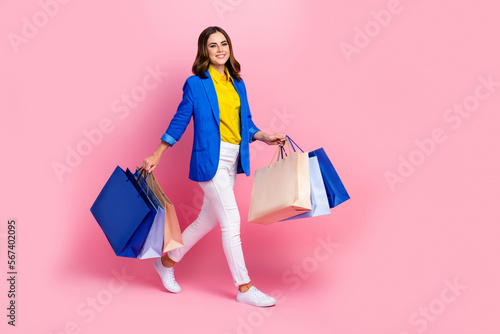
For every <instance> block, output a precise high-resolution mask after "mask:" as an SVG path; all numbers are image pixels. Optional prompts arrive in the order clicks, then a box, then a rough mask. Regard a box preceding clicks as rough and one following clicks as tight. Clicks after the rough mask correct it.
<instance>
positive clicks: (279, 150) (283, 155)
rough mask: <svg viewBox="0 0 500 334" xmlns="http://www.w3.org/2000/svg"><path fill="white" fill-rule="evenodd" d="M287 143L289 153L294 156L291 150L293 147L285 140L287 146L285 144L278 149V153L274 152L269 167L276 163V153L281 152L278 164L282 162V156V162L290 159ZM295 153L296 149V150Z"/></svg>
mask: <svg viewBox="0 0 500 334" xmlns="http://www.w3.org/2000/svg"><path fill="white" fill-rule="evenodd" d="M287 137H288V136H287ZM286 143H288V152H289V153H290V154H292V150H291V147H292V146H290V142H288V139H287V138H285V144H283V146H281V145H279V147H278V148H277V149H276V151H274V155H273V158H272V159H271V162H270V163H269V166H268V167H271V165H272V163H273V161H274V157H276V153H278V152H279V153H278V156H277V157H276V162H278V161H279V160H280V156H281V159H282V160H284V159H286V158H287V157H288V154H287V153H286V148H285V145H286ZM294 151H295V149H294Z"/></svg>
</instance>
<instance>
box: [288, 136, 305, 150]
mask: <svg viewBox="0 0 500 334" xmlns="http://www.w3.org/2000/svg"><path fill="white" fill-rule="evenodd" d="M286 138H287V139H288V140H287V141H290V144H291V145H292V148H293V151H294V152H297V151H296V150H295V147H294V145H295V146H297V148H298V149H299V150H300V151H301V152H302V153H304V150H303V149H301V148H300V146H299V145H297V143H296V142H295V141H294V140H293V139H292V138H290V137H289V136H288V135H287V136H286Z"/></svg>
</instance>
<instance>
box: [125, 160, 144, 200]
mask: <svg viewBox="0 0 500 334" xmlns="http://www.w3.org/2000/svg"><path fill="white" fill-rule="evenodd" d="M137 171H138V172H139V176H140V175H141V174H142V172H145V170H143V168H142V167H141V168H139V169H138V170H137ZM145 174H146V176H145V177H144V176H143V179H144V181H143V182H142V185H141V189H139V193H138V194H137V197H139V196H141V192H142V188H143V187H144V185H145V184H146V180H147V179H148V176H149V173H147V172H146V173H145ZM128 181H130V179H127V182H128ZM137 181H139V180H137ZM147 189H148V188H147V187H146V190H147ZM147 195H148V194H146V196H147Z"/></svg>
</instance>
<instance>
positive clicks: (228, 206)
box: [168, 142, 250, 286]
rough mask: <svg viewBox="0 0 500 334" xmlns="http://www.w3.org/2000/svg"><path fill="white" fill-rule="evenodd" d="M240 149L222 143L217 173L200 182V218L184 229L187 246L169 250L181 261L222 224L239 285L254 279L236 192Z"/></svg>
mask: <svg viewBox="0 0 500 334" xmlns="http://www.w3.org/2000/svg"><path fill="white" fill-rule="evenodd" d="M239 151H240V146H239V145H235V144H230V143H226V142H221V149H220V158H219V167H218V169H217V173H216V174H215V176H214V178H213V179H212V180H210V181H205V182H198V184H199V185H200V187H201V189H202V190H203V192H204V197H203V205H202V207H201V211H200V213H199V215H198V218H196V220H195V221H194V222H192V223H191V224H190V225H189V226H188V227H186V229H185V230H184V231H183V232H182V240H183V242H184V246H182V247H179V248H176V249H174V250H171V251H169V252H168V256H169V257H170V259H172V260H173V261H175V262H179V261H180V260H181V259H182V258H183V256H184V255H185V254H186V253H187V252H188V251H189V250H190V249H191V247H193V246H194V245H195V244H196V243H197V242H198V241H199V240H200V239H201V238H202V237H203V236H204V235H205V234H207V233H208V232H209V231H211V230H212V229H213V228H214V227H215V226H216V225H217V223H219V224H220V228H221V231H222V247H223V248H224V254H225V255H226V259H227V264H228V265H229V269H230V270H231V274H232V276H233V282H234V285H235V286H239V285H242V284H246V283H249V282H250V277H248V271H247V268H246V266H245V259H244V258H243V250H242V248H241V239H240V213H239V211H238V206H237V204H236V198H235V196H234V191H233V189H234V181H235V179H236V172H237V167H238V155H239Z"/></svg>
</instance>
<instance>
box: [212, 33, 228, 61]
mask: <svg viewBox="0 0 500 334" xmlns="http://www.w3.org/2000/svg"><path fill="white" fill-rule="evenodd" d="M207 50H208V57H209V59H210V63H211V64H212V66H213V67H214V68H216V69H218V68H219V69H220V68H222V69H223V68H224V64H225V63H226V62H227V61H228V59H229V56H230V51H229V43H228V42H227V40H226V37H224V35H223V34H222V33H220V32H216V33H213V34H212V35H210V37H208V40H207Z"/></svg>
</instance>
